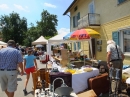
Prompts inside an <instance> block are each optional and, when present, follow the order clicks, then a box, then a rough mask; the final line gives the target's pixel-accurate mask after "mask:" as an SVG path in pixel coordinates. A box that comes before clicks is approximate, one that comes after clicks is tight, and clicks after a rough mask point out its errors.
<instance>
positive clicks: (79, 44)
mask: <svg viewBox="0 0 130 97" xmlns="http://www.w3.org/2000/svg"><path fill="white" fill-rule="evenodd" d="M79 49H81V42H78V50H79Z"/></svg>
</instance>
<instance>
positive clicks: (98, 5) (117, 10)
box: [70, 0, 130, 64]
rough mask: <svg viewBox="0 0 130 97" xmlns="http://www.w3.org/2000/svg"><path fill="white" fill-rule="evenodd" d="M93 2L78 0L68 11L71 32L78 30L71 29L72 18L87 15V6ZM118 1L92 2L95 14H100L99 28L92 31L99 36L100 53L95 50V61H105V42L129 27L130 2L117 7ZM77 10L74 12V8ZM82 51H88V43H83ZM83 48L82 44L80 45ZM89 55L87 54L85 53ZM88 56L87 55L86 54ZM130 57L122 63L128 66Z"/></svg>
mask: <svg viewBox="0 0 130 97" xmlns="http://www.w3.org/2000/svg"><path fill="white" fill-rule="evenodd" d="M91 1H93V0H78V2H76V3H75V5H74V6H73V7H72V8H71V9H70V14H71V31H75V30H77V29H78V28H73V16H75V15H76V14H77V13H78V12H80V18H81V17H83V16H85V15H86V14H88V4H89V3H90V2H91ZM117 1H118V0H94V2H95V13H97V14H100V22H101V27H100V28H98V29H94V30H96V31H98V32H99V33H100V34H101V39H99V40H102V45H101V47H102V51H101V52H98V51H97V50H96V59H100V60H106V46H107V44H106V43H107V40H108V39H112V32H113V31H116V30H118V29H121V28H124V27H130V7H129V6H130V0H127V1H126V2H124V3H122V4H120V5H118V4H117ZM75 6H77V7H78V10H77V11H75V12H74V7H75ZM85 44H86V46H84V47H85V48H84V49H87V50H88V43H85ZM82 47H83V44H82ZM86 53H89V52H86ZM87 55H88V54H87ZM129 60H130V57H128V56H126V58H125V60H124V63H125V64H130V61H129Z"/></svg>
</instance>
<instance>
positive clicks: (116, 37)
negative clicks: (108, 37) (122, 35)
mask: <svg viewBox="0 0 130 97" xmlns="http://www.w3.org/2000/svg"><path fill="white" fill-rule="evenodd" d="M112 39H113V40H114V41H115V42H116V44H117V45H120V44H119V42H120V41H119V31H114V32H112Z"/></svg>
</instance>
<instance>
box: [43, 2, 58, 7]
mask: <svg viewBox="0 0 130 97" xmlns="http://www.w3.org/2000/svg"><path fill="white" fill-rule="evenodd" d="M44 6H47V7H52V8H56V5H53V4H50V3H44Z"/></svg>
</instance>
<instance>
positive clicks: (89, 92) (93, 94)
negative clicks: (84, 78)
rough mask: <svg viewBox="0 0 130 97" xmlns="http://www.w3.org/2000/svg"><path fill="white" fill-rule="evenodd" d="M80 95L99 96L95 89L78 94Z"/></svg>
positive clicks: (85, 96) (86, 96)
mask: <svg viewBox="0 0 130 97" xmlns="http://www.w3.org/2000/svg"><path fill="white" fill-rule="evenodd" d="M78 97H97V95H96V93H95V92H94V91H93V90H89V91H85V92H83V93H80V94H78Z"/></svg>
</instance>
